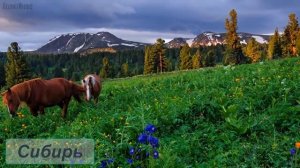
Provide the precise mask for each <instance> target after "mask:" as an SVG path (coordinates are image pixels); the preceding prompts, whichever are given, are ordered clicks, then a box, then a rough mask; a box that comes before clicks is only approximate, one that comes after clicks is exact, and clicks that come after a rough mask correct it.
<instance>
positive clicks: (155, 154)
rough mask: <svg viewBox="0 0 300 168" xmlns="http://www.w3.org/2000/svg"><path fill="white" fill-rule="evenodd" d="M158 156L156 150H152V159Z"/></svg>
mask: <svg viewBox="0 0 300 168" xmlns="http://www.w3.org/2000/svg"><path fill="white" fill-rule="evenodd" d="M158 157H159V153H158V151H157V150H154V151H153V158H154V159H157V158H158Z"/></svg>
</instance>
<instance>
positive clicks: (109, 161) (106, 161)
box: [99, 158, 114, 168]
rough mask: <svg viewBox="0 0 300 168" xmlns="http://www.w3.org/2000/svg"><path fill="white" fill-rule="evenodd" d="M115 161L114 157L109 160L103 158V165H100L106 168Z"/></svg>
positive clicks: (101, 167)
mask: <svg viewBox="0 0 300 168" xmlns="http://www.w3.org/2000/svg"><path fill="white" fill-rule="evenodd" d="M113 162H114V158H110V159H108V160H102V161H101V165H100V166H99V167H100V168H106V167H107V165H108V164H111V163H113Z"/></svg>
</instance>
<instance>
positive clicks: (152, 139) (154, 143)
mask: <svg viewBox="0 0 300 168" xmlns="http://www.w3.org/2000/svg"><path fill="white" fill-rule="evenodd" d="M148 142H149V143H150V145H151V146H152V147H153V148H157V147H158V139H157V138H155V137H153V136H149V137H148Z"/></svg>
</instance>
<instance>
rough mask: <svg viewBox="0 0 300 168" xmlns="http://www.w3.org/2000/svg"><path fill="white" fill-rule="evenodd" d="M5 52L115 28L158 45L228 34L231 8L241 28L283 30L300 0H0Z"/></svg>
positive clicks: (118, 33) (126, 36)
mask: <svg viewBox="0 0 300 168" xmlns="http://www.w3.org/2000/svg"><path fill="white" fill-rule="evenodd" d="M0 2H1V4H0V5H1V8H0V51H6V50H7V47H8V46H9V44H10V43H11V42H12V41H17V42H19V44H20V46H21V48H22V49H23V50H35V49H37V48H39V47H41V46H42V45H43V44H45V43H46V42H47V41H49V39H51V38H53V37H54V36H56V35H60V34H62V33H73V32H90V33H96V32H99V31H109V32H111V33H113V34H115V35H116V36H118V37H120V38H123V39H126V40H133V41H139V42H149V43H153V42H154V41H155V39H156V38H159V37H161V38H164V39H166V40H170V39H172V38H174V37H192V38H194V37H195V36H196V35H198V34H199V33H201V32H204V31H213V32H224V31H225V30H224V20H225V18H226V17H228V13H229V11H230V10H231V9H236V11H237V13H238V26H239V30H238V31H240V32H249V33H257V34H270V33H273V32H274V29H275V28H276V27H278V28H279V30H282V29H283V28H284V27H285V26H286V24H287V22H288V14H289V13H291V12H294V13H296V15H297V16H300V0H0Z"/></svg>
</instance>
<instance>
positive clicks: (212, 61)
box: [205, 50, 216, 67]
mask: <svg viewBox="0 0 300 168" xmlns="http://www.w3.org/2000/svg"><path fill="white" fill-rule="evenodd" d="M215 65H216V58H215V52H214V51H212V50H210V51H209V52H208V53H207V56H206V57H205V66H206V67H213V66H215Z"/></svg>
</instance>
